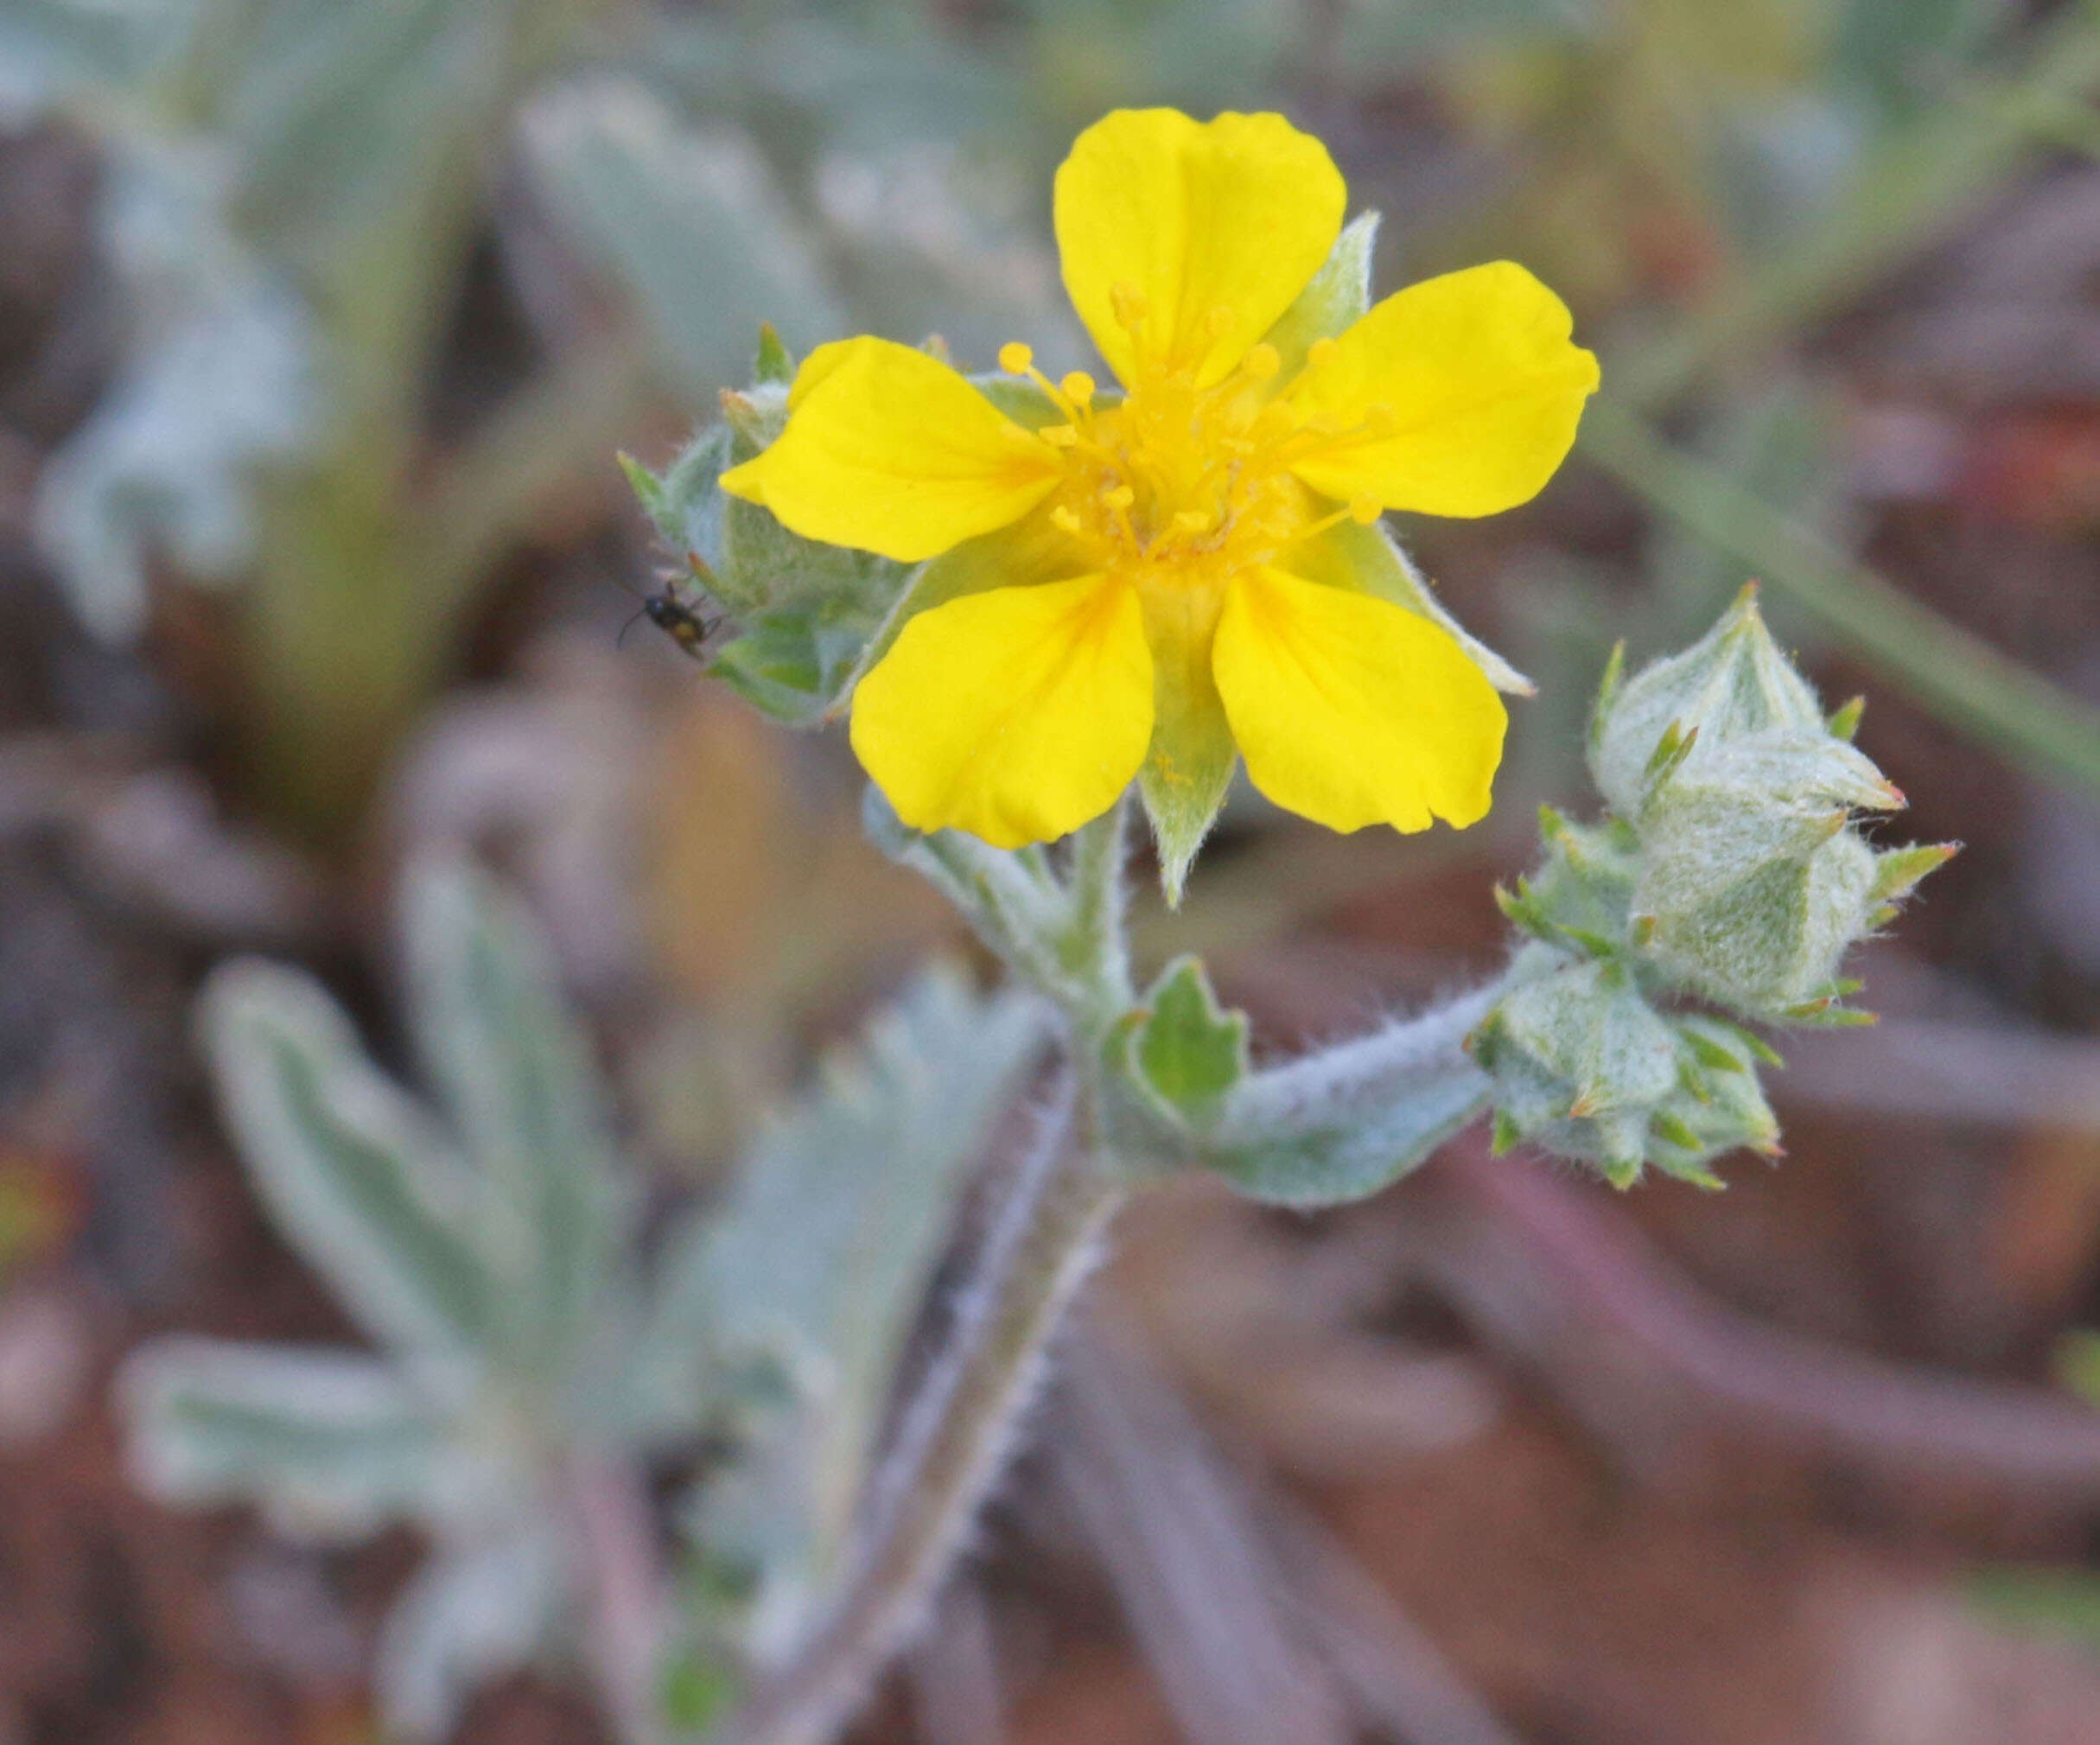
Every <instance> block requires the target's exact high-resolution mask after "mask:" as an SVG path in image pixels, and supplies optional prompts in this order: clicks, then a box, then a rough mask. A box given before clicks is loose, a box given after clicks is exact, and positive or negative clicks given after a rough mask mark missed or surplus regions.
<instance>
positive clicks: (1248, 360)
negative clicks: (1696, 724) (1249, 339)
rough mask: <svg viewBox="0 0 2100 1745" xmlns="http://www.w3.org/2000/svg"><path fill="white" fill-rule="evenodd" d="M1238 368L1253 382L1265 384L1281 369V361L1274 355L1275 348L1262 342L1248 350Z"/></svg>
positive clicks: (1266, 342)
mask: <svg viewBox="0 0 2100 1745" xmlns="http://www.w3.org/2000/svg"><path fill="white" fill-rule="evenodd" d="M1239 367H1240V369H1241V371H1242V372H1243V373H1244V374H1246V375H1248V376H1250V377H1251V378H1252V379H1254V380H1256V381H1257V382H1265V381H1267V380H1268V379H1270V377H1271V376H1273V375H1274V374H1276V372H1277V371H1278V370H1280V369H1282V367H1283V360H1282V358H1281V357H1279V356H1278V355H1277V354H1276V347H1274V346H1272V345H1270V343H1269V341H1267V340H1263V341H1261V342H1260V343H1259V344H1257V345H1255V346H1253V347H1250V348H1249V350H1248V352H1247V355H1246V356H1245V357H1244V359H1243V360H1241V362H1240V366H1239Z"/></svg>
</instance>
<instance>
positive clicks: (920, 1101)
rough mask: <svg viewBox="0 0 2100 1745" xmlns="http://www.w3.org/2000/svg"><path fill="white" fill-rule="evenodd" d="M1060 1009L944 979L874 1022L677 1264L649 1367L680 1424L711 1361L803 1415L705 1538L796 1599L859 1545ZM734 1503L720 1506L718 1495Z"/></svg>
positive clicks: (669, 1415)
mask: <svg viewBox="0 0 2100 1745" xmlns="http://www.w3.org/2000/svg"><path fill="white" fill-rule="evenodd" d="M1048 1036H1049V1031H1048V1019H1047V1011H1046V1009H1045V1008H1043V1007H1042V1006H1040V1004H1038V1003H1036V1002H1034V1001H1033V1000H1029V999H1026V998H1022V997H1017V996H1011V995H1008V996H1001V997H995V998H990V999H985V998H983V997H978V996H977V995H976V994H975V993H973V992H972V991H971V990H970V988H969V986H968V984H967V983H966V982H965V981H964V978H962V977H961V975H960V974H959V973H958V972H957V971H954V970H952V969H946V968H944V969H937V970H934V971H929V972H927V973H926V974H925V975H923V976H922V977H921V978H920V979H919V980H918V981H916V982H914V983H913V984H912V985H911V986H910V987H909V988H908V989H907V990H906V991H905V993H904V994H903V995H902V997H900V999H899V1000H898V1002H897V1003H896V1004H895V1005H894V1006H893V1007H891V1008H889V1009H887V1010H886V1011H885V1012H883V1013H882V1014H881V1016H878V1017H877V1018H876V1019H875V1021H874V1022H871V1023H870V1024H869V1028H868V1029H867V1031H866V1033H865V1035H863V1037H862V1041H861V1043H860V1046H859V1047H858V1048H856V1049H854V1050H852V1051H850V1052H842V1053H840V1054H835V1055H833V1056H831V1057H830V1059H828V1060H826V1061H825V1063H824V1068H823V1071H822V1073H821V1075H820V1078H819V1079H818V1083H817V1084H816V1085H815V1086H812V1087H811V1089H810V1091H809V1092H807V1093H806V1094H805V1095H804V1096H803V1097H802V1098H801V1099H799V1101H798V1102H797V1103H796V1104H795V1105H793V1106H792V1108H791V1109H790V1110H789V1111H787V1113H786V1115H785V1116H784V1117H783V1118H781V1119H780V1121H779V1122H777V1123H776V1124H774V1125H773V1127H772V1128H771V1129H770V1130H767V1132H766V1133H765V1134H764V1135H763V1136H761V1137H760V1139H759V1141H758V1143H756V1145H755V1146H754V1149H753V1150H752V1153H751V1155H750V1156H748V1158H746V1159H745V1160H744V1163H743V1167H742V1168H741V1170H740V1171H739V1172H738V1174H737V1175H736V1178H735V1182H734V1183H733V1185H732V1186H731V1187H730V1188H729V1194H728V1197H727V1199H726V1200H725V1201H724V1202H722V1204H720V1205H719V1206H710V1207H703V1208H700V1209H697V1210H696V1211H695V1212H694V1213H691V1214H690V1215H689V1216H688V1217H687V1218H686V1219H685V1220H684V1221H683V1222H682V1223H681V1224H680V1225H679V1226H678V1227H677V1228H676V1229H675V1230H674V1231H673V1232H671V1236H670V1238H669V1239H668V1240H667V1242H666V1245H665V1260H664V1263H663V1267H662V1270H661V1272H660V1275H659V1277H660V1283H659V1288H658V1290H657V1292H656V1302H655V1307H654V1309H653V1312H652V1335H651V1343H652V1353H653V1355H652V1364H653V1366H654V1367H655V1370H656V1372H658V1373H659V1375H660V1376H661V1377H662V1380H661V1383H660V1384H659V1388H658V1393H659V1405H660V1407H661V1410H662V1411H663V1413H664V1415H665V1419H666V1421H667V1422H671V1421H674V1420H675V1419H676V1417H678V1414H679V1413H681V1412H688V1413H690V1411H692V1410H693V1407H694V1398H693V1396H694V1382H695V1378H696V1376H697V1374H698V1372H699V1371H700V1369H701V1366H702V1365H703V1360H705V1359H706V1358H707V1357H708V1356H709V1355H710V1354H711V1356H712V1358H713V1360H714V1361H715V1362H716V1363H717V1364H720V1365H725V1366H731V1367H736V1368H743V1369H749V1368H751V1366H754V1365H757V1366H760V1368H759V1372H760V1373H763V1372H767V1370H770V1371H771V1372H773V1373H775V1374H779V1375H784V1376H785V1377H786V1379H788V1381H789V1383H790V1384H791V1386H792V1390H793V1392H792V1398H791V1399H790V1401H789V1403H788V1404H787V1406H786V1411H789V1412H790V1413H792V1414H796V1415H799V1422H798V1423H794V1424H793V1425H792V1435H789V1436H787V1437H786V1442H785V1443H784V1444H783V1446H782V1447H781V1448H780V1450H779V1458H778V1459H777V1460H773V1461H771V1462H766V1461H761V1462H760V1465H762V1466H766V1467H767V1468H768V1470H767V1472H765V1473H762V1474H754V1475H753V1479H752V1481H751V1482H748V1483H746V1484H744V1485H742V1486H741V1488H732V1487H710V1497H714V1498H715V1499H716V1500H714V1501H711V1502H710V1509H714V1508H717V1507H722V1508H726V1507H728V1506H730V1505H731V1504H732V1503H733V1502H734V1501H735V1500H738V1499H741V1504H742V1506H743V1507H744V1508H746V1509H747V1510H748V1511H750V1512H753V1513H756V1514H766V1515H770V1516H771V1517H772V1518H773V1519H770V1520H766V1521H758V1520H754V1519H743V1520H741V1521H730V1520H723V1519H720V1518H719V1516H718V1517H717V1518H716V1520H715V1521H714V1523H713V1525H712V1526H711V1528H710V1543H711V1542H712V1537H713V1536H714V1535H717V1534H719V1535H722V1536H725V1537H728V1538H734V1539H736V1540H738V1541H741V1542H749V1543H755V1544H760V1545H764V1546H767V1547H772V1548H773V1550H772V1553H771V1557H772V1562H771V1566H770V1567H769V1568H768V1569H767V1580H768V1581H771V1582H775V1583H782V1584H785V1586H786V1588H787V1589H790V1590H795V1589H800V1588H802V1587H803V1586H804V1585H805V1584H806V1583H811V1582H813V1581H814V1580H815V1579H816V1576H817V1575H818V1573H819V1572H821V1571H823V1570H828V1569H829V1568H830V1566H831V1564H832V1563H833V1562H834V1560H835V1559H836V1558H837V1556H838V1554H839V1552H840V1551H841V1550H842V1549H843V1544H844V1543H845V1537H846V1533H847V1531H848V1528H849V1526H850V1522H851V1519H852V1514H853V1510H854V1507H855V1506H856V1500H857V1499H858V1497H859V1494H860V1487H861V1484H862V1480H863V1478H864V1476H865V1474H866V1471H867V1468H868V1466H869V1462H870V1461H871V1460H872V1458H873V1455H874V1453H875V1446H876V1442H877V1439H878V1436H879V1433H880V1430H881V1422H882V1415H883V1411H884V1408H885V1405H886V1404H887V1401H888V1394H889V1390H890V1387H891V1385H892V1383H893V1380H894V1374H895V1367H896V1363H897V1360H898V1357H899V1354H900V1352H901V1350H902V1348H903V1345H904V1341H905V1338H906V1335H907V1334H908V1332H909V1331H910V1328H911V1326H912V1323H913V1320H914V1319H915V1318H916V1317H917V1315H918V1314H919V1312H920V1307H921V1304H922V1303H923V1302H924V1299H925V1296H926V1290H927V1287H928V1284H929V1283H930V1281H931V1279H932V1274H933V1271H934V1268H935V1266H936V1265H937V1264H939V1260H940V1258H941V1255H942V1252H943V1251H944V1250H945V1246H946V1245H947V1242H948V1239H949V1236H950V1233H951V1225H952V1222H953V1220H954V1216H955V1213H956V1207H957V1203H958V1194H960V1193H961V1191H962V1189H963V1187H964V1183H965V1182H966V1181H968V1180H969V1179H970V1176H971V1175H972V1173H973V1172H974V1170H975V1169H977V1166H978V1165H979V1164H980V1163H981V1162H982V1161H983V1157H984V1155H985V1152H986V1150H987V1149H988V1147H989V1146H990V1142H991V1138H992V1136H993V1133H994V1130H996V1127H997V1126H998V1124H999V1123H1000V1122H1001V1120H1002V1118H1004V1117H1005V1116H1006V1115H1007V1114H1008V1112H1009V1109H1010V1107H1011V1105H1012V1104H1013V1102H1014V1100H1015V1097H1016V1096H1017V1095H1018V1094H1019V1092H1020V1091H1021V1087H1022V1086H1023V1085H1024V1084H1025V1083H1026V1081H1027V1079H1028V1076H1029V1074H1030V1073H1032V1072H1033V1071H1034V1068H1035V1067H1036V1065H1037V1064H1038V1063H1039V1062H1040V1060H1041V1058H1042V1051H1043V1048H1044V1047H1045V1045H1046V1043H1047V1041H1048ZM718 1490H719V1495H717V1491H718Z"/></svg>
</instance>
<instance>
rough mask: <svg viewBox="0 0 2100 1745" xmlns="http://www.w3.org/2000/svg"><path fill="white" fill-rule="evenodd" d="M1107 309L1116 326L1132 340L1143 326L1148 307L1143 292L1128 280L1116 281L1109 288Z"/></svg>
mask: <svg viewBox="0 0 2100 1745" xmlns="http://www.w3.org/2000/svg"><path fill="white" fill-rule="evenodd" d="M1109 309H1110V312H1111V313H1113V314H1114V315H1115V317H1116V325H1117V327H1119V328H1122V329H1123V332H1125V333H1126V334H1130V337H1131V338H1132V339H1136V337H1137V330H1138V329H1139V328H1142V326H1144V324H1145V316H1146V315H1147V314H1148V313H1149V309H1150V305H1149V304H1148V303H1146V302H1145V294H1144V292H1142V291H1141V290H1138V288H1137V287H1136V285H1134V284H1132V283H1130V280H1128V279H1118V280H1117V282H1116V283H1114V284H1112V285H1110V287H1109Z"/></svg>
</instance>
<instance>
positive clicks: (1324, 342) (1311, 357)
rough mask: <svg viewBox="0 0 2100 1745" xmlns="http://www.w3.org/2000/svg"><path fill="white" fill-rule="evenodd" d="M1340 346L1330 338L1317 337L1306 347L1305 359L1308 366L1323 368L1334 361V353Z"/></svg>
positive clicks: (1316, 368) (1317, 368)
mask: <svg viewBox="0 0 2100 1745" xmlns="http://www.w3.org/2000/svg"><path fill="white" fill-rule="evenodd" d="M1340 349H1341V347H1340V346H1338V345H1336V344H1335V343H1334V341H1333V340H1330V339H1324V338H1322V339H1317V340H1314V341H1313V343H1312V344H1311V345H1309V346H1308V347H1306V352H1305V361H1306V364H1307V365H1308V367H1310V368H1312V369H1315V370H1324V369H1325V368H1327V366H1328V365H1329V364H1331V363H1333V361H1334V353H1337V352H1338V351H1340Z"/></svg>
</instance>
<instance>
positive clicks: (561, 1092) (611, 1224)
mask: <svg viewBox="0 0 2100 1745" xmlns="http://www.w3.org/2000/svg"><path fill="white" fill-rule="evenodd" d="M404 919H405V933H406V936H407V946H408V967H409V987H410V1001H409V1009H410V1016H411V1018H412V1020H413V1022H414V1024H415V1029H416V1040H417V1047H418V1049H419V1052H420V1054H421V1055H422V1058H423V1063H424V1067H425V1070H426V1071H427V1072H428V1073H430V1078H431V1080H432V1082H433V1083H434V1084H435V1085H436V1087H437V1088H438V1089H439V1091H440V1092H442V1094H443V1097H444V1099H445V1103H446V1105H447V1107H448V1109H449V1111H450V1113H451V1116H452V1120H453V1124H454V1128H455V1131H456V1132H457V1133H458V1134H459V1135H460V1137H461V1140H462V1141H463V1142H464V1144H465V1147H466V1151H467V1155H468V1157H469V1158H470V1159H471V1160H472V1162H473V1164H474V1168H475V1169H477V1171H478V1172H479V1173H480V1177H481V1180H482V1181H483V1182H484V1183H485V1185H486V1186H487V1189H488V1190H489V1197H488V1200H487V1204H486V1205H485V1207H484V1213H483V1221H482V1222H481V1224H480V1228H479V1231H478V1237H479V1245H480V1252H481V1254H482V1255H483V1257H484V1258H485V1261H486V1263H487V1266H488V1269H489V1271H490V1273H491V1276H492V1277H498V1278H500V1279H502V1280H503V1282H504V1286H505V1289H504V1290H503V1292H502V1294H501V1297H500V1302H499V1305H498V1306H499V1308H500V1309H501V1311H502V1313H503V1315H504V1316H505V1318H506V1321H507V1323H508V1324H509V1325H510V1326H511V1327H512V1328H513V1329H514V1330H515V1336H516V1337H517V1339H518V1340H519V1342H520V1350H521V1352H522V1353H523V1354H525V1356H526V1357H527V1358H528V1359H534V1358H537V1359H542V1360H545V1359H554V1360H559V1359H561V1358H562V1357H563V1356H565V1355H566V1354H567V1353H569V1352H570V1350H571V1349H572V1347H574V1345H575V1343H576V1341H578V1340H579V1339H580V1338H581V1337H582V1335H583V1334H584V1332H585V1331H586V1329H587V1328H588V1326H589V1318H590V1314H591V1310H592V1309H593V1307H594V1305H595V1303H596V1302H597V1301H598V1300H599V1298H600V1296H601V1294H602V1292H603V1290H604V1289H605V1287H606V1284H607V1283H608V1278H609V1277H610V1275H611V1274H612V1273H613V1271H614V1268H615V1264H616V1261H617V1257H618V1253H619V1249H620V1241H621V1239H622V1237H623V1235H624V1233H625V1229H626V1222H627V1201H628V1194H627V1182H626V1181H625V1179H624V1175H625V1171H624V1168H623V1165H622V1163H621V1161H620V1157H619V1155H618V1153H617V1152H616V1150H614V1145H613V1142H612V1138H611V1136H610V1132H609V1130H608V1111H607V1096H606V1091H605V1087H604V1086H603V1084H602V1083H601V1081H600V1079H599V1076H598V1071H597V1067H596V1064H595V1061H594V1060H592V1058H591V1051H590V1047H589V1042H588V1041H587V1040H586V1039H585V1037H584V1036H583V1035H582V1033H581V1032H580V1031H579V1030H578V1029H576V1025H575V1024H574V1023H573V1022H571V1020H570V1015H569V1011H568V1008H567V1006H566V1005H565V1003H563V998H562V996H561V992H560V990H559V987H558V984H557V978H556V972H555V968H554V965H553V962H552V959H551V958H550V954H549V952H548V950H547V947H546V944H545V942H544V939H542V938H541V936H540V934H539V932H538V928H537V927H534V926H533V924H532V922H531V919H530V918H529V917H528V916H527V915H526V914H525V911H524V909H523V908H522V907H521V906H520V905H519V904H518V903H517V902H516V901H514V900H513V899H512V898H511V897H509V896H507V895H506V894H505V893H504V892H502V891H501V890H500V889H499V888H497V887H496V885H495V884H494V882H493V881H492V880H490V879H489V878H487V876H485V875H483V874H481V873H480V872H478V871H476V870H475V869H474V868H472V867H471V866H469V865H468V864H467V863H464V862H461V861H456V860H429V861H424V862H422V863H417V865H415V866H413V867H411V869H410V872H409V874H408V878H407V887H406V894H405V899H404Z"/></svg>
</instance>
